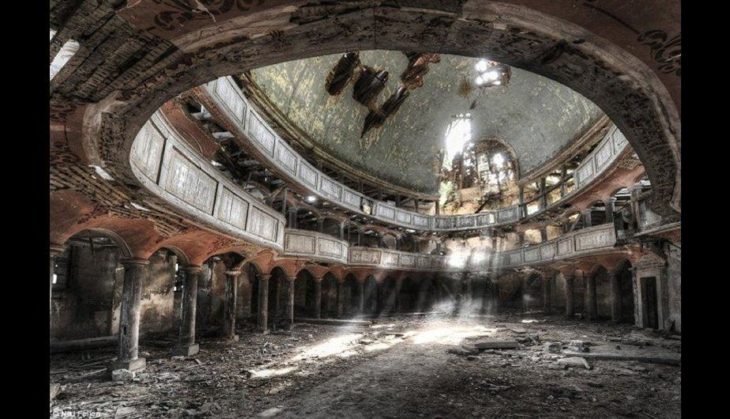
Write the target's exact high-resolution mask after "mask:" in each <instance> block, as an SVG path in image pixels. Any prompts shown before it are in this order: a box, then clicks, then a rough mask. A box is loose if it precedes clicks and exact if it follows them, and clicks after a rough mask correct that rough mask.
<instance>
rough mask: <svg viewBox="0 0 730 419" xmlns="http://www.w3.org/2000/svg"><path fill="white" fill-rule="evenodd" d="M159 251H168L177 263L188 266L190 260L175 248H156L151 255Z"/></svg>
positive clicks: (169, 246) (180, 250) (167, 246)
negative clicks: (175, 258) (175, 257)
mask: <svg viewBox="0 0 730 419" xmlns="http://www.w3.org/2000/svg"><path fill="white" fill-rule="evenodd" d="M160 250H168V251H170V252H172V253H173V254H174V255H175V256H177V262H178V263H179V264H180V265H182V266H187V265H190V264H191V263H190V259H189V258H188V256H187V254H185V252H184V251H183V250H182V249H180V248H179V247H177V246H171V245H163V246H160V247H159V248H157V249H156V250H155V251H154V252H153V253H156V252H159V251H160Z"/></svg>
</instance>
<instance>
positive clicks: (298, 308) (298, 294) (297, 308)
mask: <svg viewBox="0 0 730 419" xmlns="http://www.w3.org/2000/svg"><path fill="white" fill-rule="evenodd" d="M314 304H315V285H314V276H313V275H312V274H311V273H310V272H309V271H308V270H306V269H302V270H301V271H299V273H298V274H297V279H296V280H295V281H294V316H296V317H314V315H315V307H314Z"/></svg>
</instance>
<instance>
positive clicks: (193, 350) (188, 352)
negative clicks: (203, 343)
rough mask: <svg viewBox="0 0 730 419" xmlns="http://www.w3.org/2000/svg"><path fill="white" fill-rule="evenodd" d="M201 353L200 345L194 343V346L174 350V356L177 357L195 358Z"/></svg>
mask: <svg viewBox="0 0 730 419" xmlns="http://www.w3.org/2000/svg"><path fill="white" fill-rule="evenodd" d="M198 352H200V345H199V344H197V343H193V344H192V345H178V346H175V347H174V348H172V354H173V355H175V356H193V355H195V354H197V353H198Z"/></svg>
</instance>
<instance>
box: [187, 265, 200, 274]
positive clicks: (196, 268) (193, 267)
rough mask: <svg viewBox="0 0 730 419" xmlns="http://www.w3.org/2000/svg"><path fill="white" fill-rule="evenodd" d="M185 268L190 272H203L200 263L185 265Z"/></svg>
mask: <svg viewBox="0 0 730 419" xmlns="http://www.w3.org/2000/svg"><path fill="white" fill-rule="evenodd" d="M183 270H184V271H185V272H188V273H195V274H198V273H200V272H202V270H203V267H202V266H200V265H185V266H183Z"/></svg>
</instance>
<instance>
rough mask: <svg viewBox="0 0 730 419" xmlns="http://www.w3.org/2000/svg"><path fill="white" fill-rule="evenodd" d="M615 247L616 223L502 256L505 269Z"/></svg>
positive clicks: (589, 228)
mask: <svg viewBox="0 0 730 419" xmlns="http://www.w3.org/2000/svg"><path fill="white" fill-rule="evenodd" d="M615 245H616V229H615V227H614V224H613V223H606V224H601V225H598V226H593V227H588V228H584V229H581V230H578V231H575V232H572V233H568V234H564V235H562V236H560V237H558V238H556V239H553V240H550V241H547V242H545V243H540V244H537V245H534V246H530V247H524V248H521V249H515V250H510V251H506V252H502V254H501V261H502V267H503V268H507V267H510V268H511V267H518V266H523V265H535V264H541V263H548V262H553V261H556V260H560V259H568V258H573V257H578V256H584V255H586V254H591V253H595V252H603V251H606V250H610V249H612V248H613V247H614V246H615Z"/></svg>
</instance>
